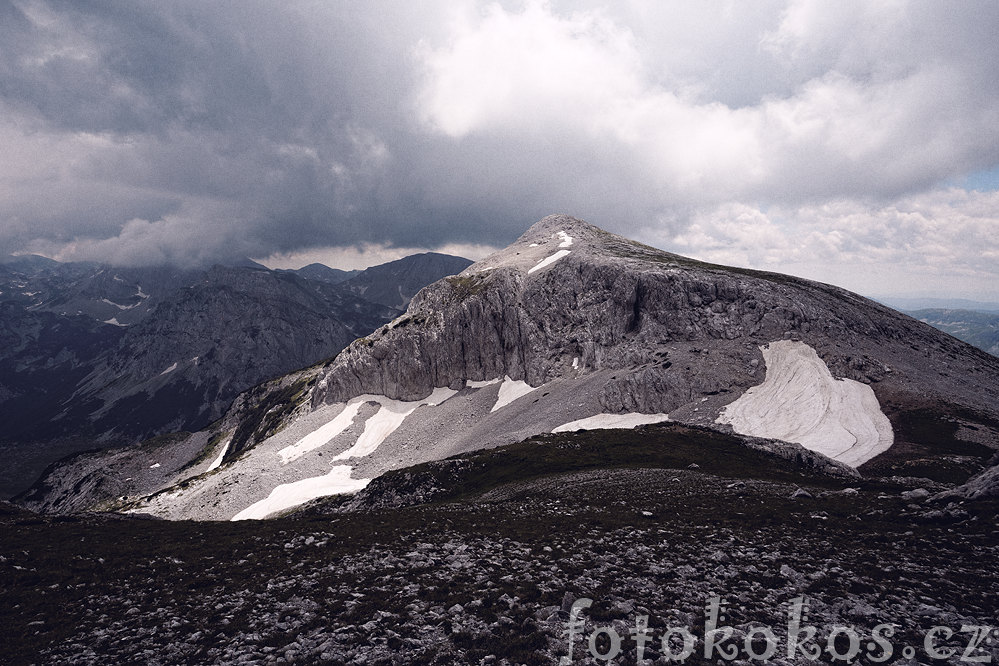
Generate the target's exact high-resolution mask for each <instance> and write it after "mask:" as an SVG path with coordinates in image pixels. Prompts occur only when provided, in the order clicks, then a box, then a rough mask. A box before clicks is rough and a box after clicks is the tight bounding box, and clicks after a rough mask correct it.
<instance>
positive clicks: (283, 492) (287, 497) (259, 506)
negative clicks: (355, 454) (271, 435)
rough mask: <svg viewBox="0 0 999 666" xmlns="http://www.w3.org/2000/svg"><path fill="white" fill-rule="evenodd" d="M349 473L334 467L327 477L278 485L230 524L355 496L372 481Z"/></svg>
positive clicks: (348, 467) (343, 468)
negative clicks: (327, 499)
mask: <svg viewBox="0 0 999 666" xmlns="http://www.w3.org/2000/svg"><path fill="white" fill-rule="evenodd" d="M352 470H353V468H352V467H351V466H350V465H336V466H335V467H333V469H331V470H330V471H329V474H325V475H323V476H315V477H311V478H308V479H302V480H301V481H295V482H293V483H284V484H281V485H280V486H277V487H276V488H274V490H272V491H271V494H270V495H268V496H267V497H265V498H264V499H262V500H260V501H259V502H256V503H254V504H251V505H250V506H248V507H246V508H245V509H243V510H242V511H240V512H239V513H237V514H236V515H235V516H233V517H232V520H262V519H264V518H266V517H267V516H270V515H271V514H274V513H277V512H278V511H284V510H285V509H290V508H292V507H296V506H298V505H300V504H305V503H306V502H308V501H310V500H314V499H316V498H317V497H326V496H328V495H337V494H342V493H356V492H357V491H358V490H361V489H362V488H364V487H365V486H366V485H368V483H370V482H371V479H353V478H351V476H350V473H351V471H352Z"/></svg>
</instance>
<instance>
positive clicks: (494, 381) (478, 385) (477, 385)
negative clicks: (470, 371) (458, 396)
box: [465, 377, 502, 389]
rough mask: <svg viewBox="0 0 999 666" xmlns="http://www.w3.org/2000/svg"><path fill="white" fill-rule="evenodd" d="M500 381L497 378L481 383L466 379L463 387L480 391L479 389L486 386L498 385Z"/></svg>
mask: <svg viewBox="0 0 999 666" xmlns="http://www.w3.org/2000/svg"><path fill="white" fill-rule="evenodd" d="M500 381H502V380H501V379H500V378H499V377H497V378H496V379H485V380H482V381H479V380H475V379H466V380H465V386H466V387H468V388H473V389H480V388H485V387H487V386H492V385H493V384H498V383H499V382H500Z"/></svg>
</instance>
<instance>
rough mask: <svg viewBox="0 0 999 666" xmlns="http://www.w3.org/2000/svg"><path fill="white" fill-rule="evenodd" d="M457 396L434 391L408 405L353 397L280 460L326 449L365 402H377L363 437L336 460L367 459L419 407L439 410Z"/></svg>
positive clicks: (373, 397) (367, 396) (449, 391)
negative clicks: (437, 408)
mask: <svg viewBox="0 0 999 666" xmlns="http://www.w3.org/2000/svg"><path fill="white" fill-rule="evenodd" d="M455 393H457V391H454V390H452V389H449V388H435V389H434V390H433V392H432V393H431V394H430V395H428V396H427V397H426V398H424V399H423V400H413V401H408V402H407V401H403V400H393V399H392V398H386V397H385V396H383V395H372V394H367V393H366V394H364V395H359V396H357V397H355V398H351V399H350V400H349V401H348V402H347V404H346V405H345V406H344V409H343V411H342V412H340V413H339V414H337V415H336V416H335V417H334V418H333V420H331V421H330V422H328V423H327V424H326V425H324V426H322V427H320V428H319V429H318V430H315V431H313V432H311V433H309V434H308V435H306V436H305V437H303V438H301V439H300V440H298V441H297V442H295V443H294V444H292V445H291V446H286V447H285V448H283V449H281V450H280V451H278V455H279V456H280V457H281V462H282V464H288V463H289V462H291V461H292V460H295V459H297V458H300V457H302V456H303V455H305V454H306V453H308V452H309V451H312V450H314V449H318V448H320V447H322V446H325V445H326V444H328V443H329V442H331V441H332V440H333V439H334V438H336V437H337V436H338V435H340V434H341V433H342V432H343V431H344V430H346V429H347V428H348V427H349V426H350V424H351V423H353V422H354V418H355V417H356V416H357V412H358V411H359V410H360V409H361V405H363V404H364V403H366V402H376V403H378V405H379V408H378V411H377V412H375V414H374V415H372V416H371V417H369V418H368V420H367V421H366V422H365V424H364V432H362V433H361V436H360V437H358V438H357V441H356V442H354V445H353V446H352V447H350V448H349V449H348V450H346V451H344V452H343V453H341V454H339V455H337V456H336V457H335V458H333V460H346V459H347V458H354V457H360V456H366V455H368V454H370V453H371V452H373V451H374V450H375V449H376V448H378V446H379V445H380V444H381V443H382V442H384V441H385V438H386V437H388V436H389V435H391V434H392V433H393V432H395V430H396V429H397V428H398V427H399V426H400V425H402V422H403V421H405V420H406V417H407V416H409V415H410V414H412V413H413V412H414V411H415V410H416V408H417V407H420V406H422V405H428V406H430V407H436V406H437V405H439V404H441V403H442V402H444V401H445V400H447V399H448V398H450V397H451V396H453V395H454V394H455Z"/></svg>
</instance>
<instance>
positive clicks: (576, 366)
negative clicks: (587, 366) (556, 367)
mask: <svg viewBox="0 0 999 666" xmlns="http://www.w3.org/2000/svg"><path fill="white" fill-rule="evenodd" d="M572 369H573V370H579V357H578V356H576V357H574V358H573V359H572Z"/></svg>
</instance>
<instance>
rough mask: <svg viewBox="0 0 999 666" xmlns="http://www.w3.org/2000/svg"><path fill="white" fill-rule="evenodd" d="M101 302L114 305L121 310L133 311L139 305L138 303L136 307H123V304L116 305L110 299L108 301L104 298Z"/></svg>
mask: <svg viewBox="0 0 999 666" xmlns="http://www.w3.org/2000/svg"><path fill="white" fill-rule="evenodd" d="M101 302H102V303H107V304H108V305H113V306H115V307H116V308H118V309H119V310H131V309H132V308H134V307H135V306H136V305H138V303H136V304H135V305H122V304H121V303H115V302H114V301H112V300H110V299H107V298H102V299H101Z"/></svg>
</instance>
